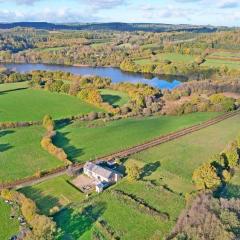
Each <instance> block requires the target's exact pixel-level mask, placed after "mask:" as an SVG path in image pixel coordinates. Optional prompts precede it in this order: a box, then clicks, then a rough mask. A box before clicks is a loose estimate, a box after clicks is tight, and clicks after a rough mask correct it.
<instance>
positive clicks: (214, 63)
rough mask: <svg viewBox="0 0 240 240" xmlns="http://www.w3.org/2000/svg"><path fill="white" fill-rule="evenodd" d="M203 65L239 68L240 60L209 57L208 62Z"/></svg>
mask: <svg viewBox="0 0 240 240" xmlns="http://www.w3.org/2000/svg"><path fill="white" fill-rule="evenodd" d="M202 66H208V67H222V66H227V67H228V68H229V69H239V67H240V61H231V60H229V59H227V58H226V59H224V58H222V59H210V58H207V60H206V62H205V63H203V64H202Z"/></svg>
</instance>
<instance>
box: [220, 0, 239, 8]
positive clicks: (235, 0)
mask: <svg viewBox="0 0 240 240" xmlns="http://www.w3.org/2000/svg"><path fill="white" fill-rule="evenodd" d="M238 6H239V0H222V1H220V2H219V3H218V7H219V8H237V7H238Z"/></svg>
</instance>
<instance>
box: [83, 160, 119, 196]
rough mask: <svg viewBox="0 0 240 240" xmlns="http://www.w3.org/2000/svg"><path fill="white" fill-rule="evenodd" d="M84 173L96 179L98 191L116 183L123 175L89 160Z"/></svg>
mask: <svg viewBox="0 0 240 240" xmlns="http://www.w3.org/2000/svg"><path fill="white" fill-rule="evenodd" d="M83 172H84V174H86V175H87V176H89V177H90V178H92V179H95V180H96V191H97V192H102V191H103V189H104V188H105V187H106V186H109V185H111V184H114V183H116V182H118V181H119V180H120V179H121V177H122V176H121V175H120V174H119V173H117V172H115V171H112V170H111V169H107V168H104V167H101V166H99V165H97V164H94V163H92V162H87V163H86V164H85V165H84V168H83Z"/></svg>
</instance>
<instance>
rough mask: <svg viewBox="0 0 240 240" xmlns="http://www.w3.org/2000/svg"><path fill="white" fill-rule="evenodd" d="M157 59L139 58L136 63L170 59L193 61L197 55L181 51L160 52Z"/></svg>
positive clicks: (178, 61)
mask: <svg viewBox="0 0 240 240" xmlns="http://www.w3.org/2000/svg"><path fill="white" fill-rule="evenodd" d="M154 58H155V60H153V59H139V60H135V63H137V64H156V63H159V62H163V61H164V60H169V61H171V62H173V63H181V62H185V63H191V62H193V61H194V59H195V58H196V56H192V55H184V54H180V53H158V54H157V55H156V56H155V57H154Z"/></svg>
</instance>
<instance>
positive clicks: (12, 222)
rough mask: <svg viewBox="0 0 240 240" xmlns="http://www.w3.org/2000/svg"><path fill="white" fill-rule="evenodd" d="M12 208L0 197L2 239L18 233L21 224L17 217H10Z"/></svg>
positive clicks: (0, 231) (0, 233) (0, 232)
mask: <svg viewBox="0 0 240 240" xmlns="http://www.w3.org/2000/svg"><path fill="white" fill-rule="evenodd" d="M10 215H11V208H10V206H9V205H7V204H6V203H5V202H4V201H3V200H2V199H0V223H1V227H0V239H1V240H8V239H10V238H11V237H12V236H14V235H16V234H17V233H18V230H19V224H18V221H17V220H16V219H10Z"/></svg>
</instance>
